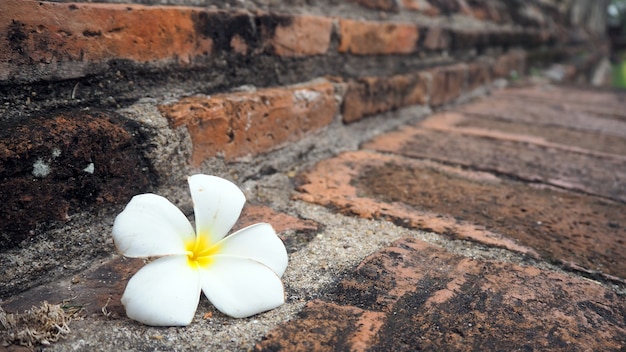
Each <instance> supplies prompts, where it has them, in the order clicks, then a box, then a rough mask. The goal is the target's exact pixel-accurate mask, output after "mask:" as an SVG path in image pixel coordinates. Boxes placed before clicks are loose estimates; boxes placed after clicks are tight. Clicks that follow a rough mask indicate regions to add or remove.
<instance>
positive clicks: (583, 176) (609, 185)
mask: <svg viewBox="0 0 626 352" xmlns="http://www.w3.org/2000/svg"><path fill="white" fill-rule="evenodd" d="M459 132H462V131H460V130H459V131H457V132H456V133H446V132H439V131H431V130H423V129H417V128H405V129H403V130H402V131H400V132H398V133H394V134H388V135H386V136H383V137H380V138H379V139H377V140H376V141H375V142H374V143H371V144H369V145H368V147H369V148H373V149H377V150H380V151H385V152H394V153H398V154H402V155H406V156H410V157H418V158H428V159H431V160H438V161H442V162H446V163H454V164H457V165H463V166H466V167H471V168H473V169H478V170H489V171H490V172H493V173H498V174H503V175H508V176H510V177H514V178H519V179H523V180H527V181H529V182H541V183H543V184H548V185H553V186H556V187H561V188H566V189H571V190H578V191H583V192H585V193H590V194H595V195H598V196H601V197H604V198H608V199H613V200H616V201H622V202H624V201H626V158H623V157H613V156H611V155H598V154H595V153H584V151H582V150H572V149H567V148H559V147H557V146H554V145H549V144H543V143H541V144H540V143H532V141H533V140H532V139H530V138H528V139H522V138H515V137H511V136H509V135H506V134H495V133H467V134H466V133H459Z"/></svg>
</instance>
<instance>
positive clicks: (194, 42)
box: [0, 0, 332, 81]
mask: <svg viewBox="0 0 626 352" xmlns="http://www.w3.org/2000/svg"><path fill="white" fill-rule="evenodd" d="M3 13H4V14H5V16H2V17H0V33H6V35H2V36H0V48H2V49H0V80H7V79H13V78H19V79H21V80H27V81H32V80H36V79H38V78H44V79H46V78H54V77H61V78H74V77H80V76H83V75H86V74H89V73H90V72H92V71H90V70H96V71H97V70H100V71H101V70H104V69H106V63H107V62H109V61H111V60H129V61H130V62H134V63H137V64H145V63H149V64H153V65H163V64H177V65H182V66H188V65H195V64H196V63H197V61H198V59H199V58H202V57H207V56H210V55H212V54H214V53H216V52H227V53H230V52H233V53H237V54H240V55H251V54H260V53H265V52H270V53H273V54H275V55H278V56H306V55H321V54H324V53H326V52H327V50H328V46H329V42H330V34H331V30H332V19H330V18H324V17H313V16H292V15H281V14H269V13H256V14H250V13H247V12H241V11H229V12H226V11H218V10H202V9H198V8H188V7H169V6H168V7H163V6H149V7H148V6H142V5H135V4H90V3H71V4H67V3H54V2H37V1H30V0H26V1H18V0H6V1H4V2H3ZM6 14H8V15H6ZM69 18H71V21H68V20H67V19H69ZM218 29H219V30H218ZM98 65H100V66H98ZM25 68H27V69H25Z"/></svg>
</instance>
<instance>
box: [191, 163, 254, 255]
mask: <svg viewBox="0 0 626 352" xmlns="http://www.w3.org/2000/svg"><path fill="white" fill-rule="evenodd" d="M187 181H188V182H189V189H190V191H191V198H192V199H193V208H194V212H195V217H196V232H197V234H198V236H207V238H208V240H209V243H217V242H218V241H219V240H221V239H222V238H223V237H224V236H226V234H227V233H228V231H229V230H230V229H231V228H232V227H233V225H234V224H235V222H236V221H237V219H238V218H239V214H241V209H242V208H243V205H244V204H245V202H246V197H245V196H244V194H243V192H242V191H241V190H240V189H239V187H237V186H236V185H235V184H234V183H232V182H230V181H228V180H225V179H223V178H220V177H216V176H210V175H202V174H199V175H193V176H190V177H189V178H188V179H187Z"/></svg>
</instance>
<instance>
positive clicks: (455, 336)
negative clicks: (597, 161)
mask: <svg viewBox="0 0 626 352" xmlns="http://www.w3.org/2000/svg"><path fill="white" fill-rule="evenodd" d="M625 304H626V301H625V300H624V297H622V296H619V295H617V294H615V293H614V292H612V291H610V290H608V289H606V288H604V287H602V286H600V285H599V284H597V283H594V282H591V281H588V280H582V279H578V278H573V277H571V276H568V275H564V274H561V273H555V272H550V271H545V270H540V269H537V268H534V267H523V266H519V265H515V264H510V263H503V262H500V261H495V260H473V259H470V258H467V257H463V256H459V255H454V254H451V253H449V252H447V251H445V250H443V249H442V248H438V247H434V246H432V245H428V244H426V243H424V242H421V241H419V240H416V239H413V238H404V239H401V240H398V241H396V242H394V243H393V244H392V245H391V246H389V247H387V248H385V249H383V250H381V251H378V252H376V253H374V254H372V255H371V256H370V257H368V258H366V259H365V260H364V261H363V262H362V263H361V264H359V266H358V267H357V268H356V270H355V271H354V272H352V273H349V274H348V275H347V277H346V278H345V279H343V280H342V281H341V282H339V284H338V285H337V286H336V288H334V289H332V290H330V292H329V293H328V294H327V296H326V297H324V298H323V299H318V300H315V301H312V302H310V303H308V304H307V306H306V307H305V308H304V309H303V310H302V312H301V313H300V314H299V315H298V317H297V318H296V319H293V320H291V321H289V322H287V323H284V324H282V325H280V326H279V327H277V328H276V329H274V330H273V331H271V332H270V333H269V334H268V335H267V336H266V337H265V338H264V339H263V340H262V341H260V342H259V343H258V344H257V345H256V346H255V349H256V350H257V351H276V350H289V351H292V350H293V351H305V350H315V351H336V350H345V351H377V350H392V351H414V350H440V349H446V350H459V351H461V350H508V349H510V347H511V346H516V347H518V348H524V349H528V350H551V349H557V350H560V349H573V350H579V349H580V350H619V349H621V348H624V346H626V338H625V337H624V336H625V335H624V331H626V324H625V323H624V319H625V318H626V309H624V306H625ZM581 317H584V318H581ZM598 331H602V334H601V335H599V334H598ZM529 336H531V337H532V338H529Z"/></svg>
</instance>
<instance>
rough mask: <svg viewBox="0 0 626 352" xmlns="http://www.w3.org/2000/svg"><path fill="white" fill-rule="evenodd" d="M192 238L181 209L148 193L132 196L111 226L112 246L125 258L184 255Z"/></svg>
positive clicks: (193, 236) (193, 237)
mask: <svg viewBox="0 0 626 352" xmlns="http://www.w3.org/2000/svg"><path fill="white" fill-rule="evenodd" d="M195 236H196V235H195V233H194V231H193V227H192V226H191V224H190V223H189V220H187V217H185V215H184V214H183V213H182V212H181V211H180V209H178V208H177V207H176V206H175V205H174V204H172V203H171V202H170V201H169V200H167V199H165V198H164V197H161V196H158V195H156V194H151V193H148V194H141V195H138V196H135V197H133V199H131V200H130V202H129V203H128V205H127V206H126V208H125V209H124V211H122V212H121V213H120V214H119V215H118V216H117V217H116V218H115V223H114V224H113V240H114V241H115V246H116V247H117V249H118V250H119V251H120V253H122V254H123V255H125V256H127V257H148V256H160V255H169V254H183V253H185V242H186V241H192V240H194V239H195Z"/></svg>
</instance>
